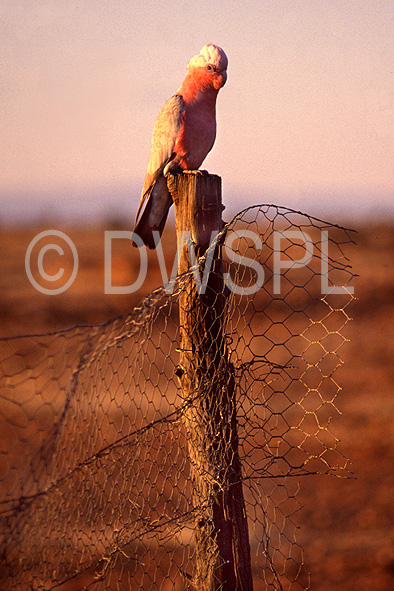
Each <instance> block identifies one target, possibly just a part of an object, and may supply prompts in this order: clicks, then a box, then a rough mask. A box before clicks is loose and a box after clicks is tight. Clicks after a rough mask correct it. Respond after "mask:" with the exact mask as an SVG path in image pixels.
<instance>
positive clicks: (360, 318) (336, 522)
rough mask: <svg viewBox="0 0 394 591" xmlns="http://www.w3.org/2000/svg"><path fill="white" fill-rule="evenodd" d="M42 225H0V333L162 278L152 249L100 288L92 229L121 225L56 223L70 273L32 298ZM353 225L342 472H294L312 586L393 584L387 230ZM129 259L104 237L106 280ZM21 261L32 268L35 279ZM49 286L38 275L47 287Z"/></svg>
mask: <svg viewBox="0 0 394 591" xmlns="http://www.w3.org/2000/svg"><path fill="white" fill-rule="evenodd" d="M48 229H50V226H48V225H44V224H43V225H42V226H41V227H34V228H32V227H24V228H9V227H5V226H3V227H0V337H9V336H13V335H22V334H38V333H43V332H47V331H57V330H60V329H63V328H66V327H69V326H72V325H75V324H90V323H100V322H104V321H106V320H108V319H109V318H111V317H114V316H117V315H120V314H123V313H126V312H129V311H131V310H132V309H133V308H134V307H135V306H137V305H138V304H139V303H140V301H141V299H142V298H143V296H144V295H146V294H148V293H149V292H150V291H151V290H152V289H154V288H156V287H158V286H160V285H162V284H163V280H162V276H161V271H160V267H159V264H158V262H157V255H156V253H155V252H150V253H148V259H147V265H148V266H147V277H146V280H145V281H144V282H143V285H142V286H141V287H140V288H139V289H138V290H137V291H134V292H133V293H129V294H126V293H124V294H117V293H107V294H105V293H104V290H105V287H104V286H105V271H104V266H105V265H104V248H105V241H104V230H112V231H116V230H125V229H126V228H122V227H120V226H119V225H118V224H116V223H115V222H113V223H112V224H107V225H106V226H105V228H104V227H101V226H100V227H98V226H91V227H89V226H80V227H73V228H66V227H61V228H58V230H61V231H63V232H65V233H66V234H67V235H69V236H70V237H71V238H72V240H73V242H74V244H75V245H76V247H77V250H78V256H79V268H78V273H77V276H76V279H75V281H74V282H73V284H72V286H71V287H70V288H69V290H67V291H66V292H64V293H60V294H58V295H49V294H45V293H41V292H39V291H38V290H37V289H36V288H35V287H33V286H32V284H31V283H30V281H29V279H28V277H27V274H26V269H25V255H26V251H27V248H28V246H29V244H30V243H31V241H32V239H33V238H34V237H35V236H36V235H37V234H38V233H39V232H42V231H45V230H48ZM357 231H358V233H357V235H356V236H355V240H356V242H357V246H356V247H353V248H352V250H351V253H350V258H351V264H352V267H353V269H354V272H355V273H356V274H358V277H357V278H356V279H355V280H354V287H355V296H356V297H357V300H356V301H355V302H353V303H352V305H351V308H349V309H348V313H349V315H350V316H351V317H352V321H351V322H350V323H349V324H348V325H347V326H346V328H345V336H346V337H347V339H349V342H347V343H345V344H344V345H343V347H342V348H341V356H342V359H343V361H344V363H343V366H342V367H341V368H340V369H338V371H337V373H336V379H337V382H338V384H339V385H340V386H341V388H342V391H341V392H340V394H339V396H338V399H337V406H338V408H339V410H340V411H341V413H342V414H341V415H340V416H338V417H336V418H335V421H334V423H333V425H332V431H333V432H334V433H335V435H336V436H337V437H338V438H339V439H340V440H341V444H340V451H341V452H342V454H344V456H346V457H347V458H349V459H350V462H351V464H350V470H351V472H352V475H351V477H349V478H336V477H331V476H309V477H305V478H304V479H303V480H301V490H300V493H299V496H298V498H299V500H300V502H301V503H302V505H303V509H302V510H301V512H300V513H299V516H298V522H299V523H300V531H299V533H298V541H299V542H300V543H301V545H302V546H303V548H304V559H305V563H306V566H307V568H308V569H309V571H310V572H311V589H313V590H314V591H332V590H333V589H335V590H338V591H353V590H354V591H356V590H357V591H371V590H374V591H387V590H388V589H391V588H393V586H394V470H393V465H394V427H393V416H394V387H393V384H394V273H393V266H394V226H391V225H388V224H383V223H379V224H378V223H376V224H373V225H370V224H367V223H365V224H364V225H363V226H360V227H358V228H357ZM173 236H174V230H173V229H172V228H169V229H168V230H166V234H165V238H164V243H165V244H166V253H165V254H166V260H167V261H171V262H172V261H173V260H174V257H175V246H174V244H173V242H174V240H173ZM59 244H60V243H59ZM63 246H64V245H63ZM107 247H108V245H107ZM33 253H34V251H33ZM139 256H140V255H139V251H138V250H136V249H133V248H132V247H131V244H130V241H129V240H128V239H123V240H120V239H119V240H114V241H113V243H112V251H111V277H110V279H111V286H112V287H114V286H125V285H131V284H132V283H133V282H134V281H136V279H137V277H138V273H139V268H140V259H139ZM57 257H58V255H57V254H56V253H55V252H52V253H50V252H48V253H47V255H46V258H45V271H46V273H47V274H48V276H51V275H55V274H56V272H57V271H58V261H59V259H58V258H57ZM62 257H63V258H62V267H63V268H64V273H65V274H66V275H67V273H69V274H70V273H71V271H72V266H73V262H72V257H71V254H70V252H67V251H66V249H65V252H64V255H62ZM33 258H34V257H33V256H32V257H31V266H32V273H33V275H35V276H36V277H37V262H36V261H35V262H34V260H33ZM171 264H172V263H171ZM169 271H170V265H169V264H168V263H167V272H169ZM107 272H108V269H107ZM54 285H57V284H56V283H55V282H51V281H47V282H46V283H45V282H44V286H45V287H47V288H51V287H53V286H54ZM112 291H115V290H114V289H113V290H112ZM70 589H71V587H70Z"/></svg>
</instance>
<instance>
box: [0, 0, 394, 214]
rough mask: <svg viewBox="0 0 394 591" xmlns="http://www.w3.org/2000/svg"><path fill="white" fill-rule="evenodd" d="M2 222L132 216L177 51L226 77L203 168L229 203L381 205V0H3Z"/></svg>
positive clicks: (177, 75) (386, 204) (386, 50)
mask: <svg viewBox="0 0 394 591" xmlns="http://www.w3.org/2000/svg"><path fill="white" fill-rule="evenodd" d="M0 31H1V45H0V55H1V67H0V113H1V120H0V159H1V172H0V223H1V221H2V220H12V221H16V222H18V221H26V220H29V219H30V220H32V219H33V218H34V219H35V218H40V217H41V218H44V219H45V218H46V217H51V216H53V217H56V216H59V215H63V216H69V218H70V219H78V220H81V219H87V220H94V219H95V218H96V217H100V216H107V217H113V218H119V217H120V218H121V219H122V220H123V221H126V223H127V219H128V218H130V224H131V225H132V222H133V218H134V215H135V212H136V209H137V206H138V202H139V198H140V192H141V188H142V184H143V180H144V175H145V170H146V165H147V160H148V154H149V147H150V140H151V133H152V128H153V124H154V120H155V118H156V115H157V113H158V112H159V110H160V108H161V106H162V105H163V103H164V102H165V101H166V100H167V99H168V98H170V96H171V95H172V94H173V93H174V92H176V90H177V89H178V87H179V86H180V83H181V82H182V80H183V77H184V75H185V73H186V66H187V62H188V61H189V59H190V58H191V57H192V56H193V55H195V54H197V53H199V51H200V49H201V47H202V46H203V45H204V44H205V43H215V44H217V45H219V46H221V47H222V48H223V49H224V50H225V52H226V53H227V56H228V59H229V67H228V80H227V84H226V85H225V87H224V88H223V89H222V90H221V91H220V93H219V96H218V102H217V120H218V131H217V139H216V143H215V146H214V148H213V150H212V152H211V153H210V154H209V155H208V157H207V158H206V160H205V162H204V164H203V166H202V168H204V169H207V170H209V171H210V172H211V173H215V174H219V175H220V176H221V177H222V179H223V201H224V203H225V204H226V205H227V207H228V208H229V209H230V210H235V211H237V210H239V209H242V208H243V207H246V206H248V205H251V204H254V203H276V204H278V205H283V206H286V207H291V208H295V209H298V210H301V211H304V212H306V213H310V214H311V215H320V216H324V215H325V216H326V217H327V216H329V217H330V221H335V219H336V218H338V221H339V222H340V221H341V220H342V219H345V218H347V219H349V220H350V221H351V220H352V219H356V218H358V217H359V216H368V217H377V216H378V217H379V216H388V215H389V216H392V217H393V218H394V208H393V204H392V203H393V188H394V174H393V154H394V51H393V39H394V2H393V0H379V1H377V0H357V1H355V0H265V1H264V2H257V1H254V2H251V1H249V0H243V1H242V2H235V1H233V0H220V2H219V1H217V2H215V1H213V0H211V1H208V0H200V2H198V3H197V2H191V1H188V0H184V1H180V0H172V1H171V2H165V3H164V2H157V0H156V1H152V0H143V1H141V2H137V1H134V0H106V1H103V0H83V1H82V0H81V1H78V0H64V1H60V0H39V1H32V0H17V1H15V0H0Z"/></svg>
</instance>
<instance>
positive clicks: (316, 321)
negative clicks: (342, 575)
mask: <svg viewBox="0 0 394 591" xmlns="http://www.w3.org/2000/svg"><path fill="white" fill-rule="evenodd" d="M245 230H248V231H249V232H253V233H254V235H256V236H258V237H259V238H260V240H261V243H262V248H260V245H259V244H256V243H255V242H254V241H253V239H252V238H251V234H249V235H248V234H246V235H245V233H244V231H245ZM300 231H301V232H304V236H305V235H307V236H308V237H310V239H311V242H312V244H313V254H312V256H311V258H310V260H309V262H308V264H307V265H305V266H302V267H301V266H299V268H297V266H293V267H291V265H288V266H287V267H283V268H282V269H281V273H280V293H274V281H275V273H274V271H275V261H276V263H278V261H279V262H280V261H281V262H282V263H283V261H292V260H293V261H297V260H300V259H302V257H303V256H304V254H305V243H304V242H303V240H302V239H301V240H300V236H301V235H300V234H298V238H297V236H296V235H289V234H286V232H300ZM235 232H237V236H236V237H235V239H234V240H233V245H232V253H235V254H237V255H238V256H241V257H247V258H248V259H249V260H252V261H255V262H258V263H259V265H261V266H262V267H263V268H264V274H265V275H264V284H263V285H262V286H261V287H260V288H259V289H258V290H257V291H255V293H251V294H249V295H242V294H238V293H234V290H231V289H228V290H227V291H228V293H227V301H226V306H225V310H224V318H223V324H224V327H225V334H226V343H227V348H228V351H229V361H230V363H231V366H232V367H233V370H234V376H235V388H236V401H237V420H238V436H239V454H240V458H241V462H242V479H243V491H244V497H245V503H246V510H247V517H248V524H249V536H250V545H251V555H252V572H253V578H254V588H255V590H257V591H258V590H260V589H286V590H287V589H307V588H308V587H309V573H308V570H307V566H306V565H305V564H304V559H303V550H302V548H301V546H300V545H299V544H298V543H297V539H296V531H297V528H298V525H299V524H298V522H297V511H298V510H299V508H300V505H299V502H298V500H297V492H298V489H299V486H300V480H302V477H303V476H304V475H307V474H316V473H318V474H337V475H338V474H339V475H340V474H344V473H346V470H347V463H348V461H347V459H346V458H345V457H344V456H343V455H342V454H341V452H340V449H339V448H338V443H339V442H338V439H337V438H336V436H335V430H332V429H331V419H332V418H333V417H335V416H336V415H337V414H338V410H337V407H336V397H337V394H338V392H339V390H340V386H339V385H338V384H337V382H336V379H335V371H336V369H337V368H338V367H339V366H340V365H341V363H342V361H341V356H340V348H341V346H342V345H343V343H344V342H345V341H346V336H345V330H344V329H345V326H346V324H347V323H348V321H349V316H348V312H347V308H348V305H349V304H350V302H351V301H352V299H353V295H352V293H351V289H343V293H341V294H335V293H332V294H329V293H327V294H326V293H322V277H323V281H325V282H326V283H325V285H326V284H327V283H328V284H329V285H337V286H350V285H351V281H352V278H353V274H352V270H351V268H350V266H349V262H348V259H347V257H346V251H347V249H348V247H349V245H350V244H351V243H353V238H352V233H351V232H349V231H348V230H345V229H343V228H339V227H337V226H332V225H330V224H327V223H324V222H322V221H320V220H317V219H315V218H311V217H310V216H306V215H304V214H301V213H299V212H295V211H292V210H290V209H286V208H280V207H277V206H274V205H262V206H254V207H250V208H248V209H247V210H244V211H243V212H241V213H240V214H238V215H237V216H236V217H235V218H234V219H233V220H232V221H231V222H230V223H229V224H227V225H226V227H225V228H224V230H223V231H222V233H221V235H219V237H218V240H219V241H220V240H221V241H222V242H223V241H224V240H225V239H227V238H228V237H229V236H230V235H231V234H232V233H235ZM324 232H326V234H325V233H324ZM275 233H279V235H280V237H281V242H280V245H281V253H280V257H279V258H276V259H275V256H277V255H275V252H274V251H275V248H274V246H275V245H274V240H275ZM326 238H327V240H326ZM322 252H323V255H324V256H322ZM208 255H209V251H208V253H207V256H208ZM223 260H224V270H225V272H226V273H229V275H228V277H231V280H232V281H233V284H234V285H237V286H242V287H250V286H253V285H255V283H256V271H255V270H254V269H253V268H252V266H251V265H250V263H248V262H247V261H246V264H245V258H244V259H243V260H242V259H241V260H240V259H236V257H234V256H233V255H232V254H231V252H230V253H229V252H228V251H227V252H226V251H225V249H224V253H223ZM322 260H323V263H324V265H323V266H322ZM199 264H200V267H201V261H200V263H199ZM191 274H192V271H191V272H190V273H189V274H186V275H183V276H181V277H179V278H178V279H177V281H176V283H175V285H174V289H173V292H172V293H171V294H167V293H166V291H165V289H164V288H163V287H162V288H159V289H157V290H155V291H154V292H153V293H151V294H150V295H149V296H148V297H147V298H146V299H145V300H144V301H143V302H142V303H141V305H140V307H138V308H137V309H135V310H134V311H133V312H132V313H130V314H127V315H125V316H121V317H117V318H114V319H112V320H110V321H108V322H106V323H105V324H100V325H96V326H76V327H74V328H71V329H69V330H63V331H60V332H56V333H51V334H43V335H33V336H22V337H15V338H4V339H1V340H0V387H1V389H0V423H1V425H0V559H1V563H2V567H1V574H0V586H1V589H4V591H5V590H21V591H22V590H23V591H24V590H26V591H27V590H31V589H36V590H50V589H59V590H61V591H71V590H79V589H89V590H94V591H99V590H100V591H102V590H111V591H114V590H119V591H123V590H124V591H126V590H127V591H129V590H131V589H133V590H134V589H146V590H148V589H152V590H153V589H155V590H156V589H160V590H163V591H164V590H168V589H177V590H180V589H192V588H193V587H192V581H193V576H194V574H195V573H194V570H195V546H194V540H193V524H194V523H195V522H196V520H197V519H198V515H199V512H201V511H202V507H203V505H204V503H206V502H207V499H201V500H200V503H196V502H193V491H192V484H191V480H190V471H191V467H190V459H189V458H188V452H187V442H186V434H185V429H184V422H183V417H184V414H185V409H186V407H187V406H188V405H190V404H193V397H191V399H189V400H185V399H184V397H182V393H181V392H180V388H179V379H178V376H177V372H178V363H179V355H180V342H179V310H178V304H179V296H180V294H181V293H182V290H184V289H185V285H186V283H187V281H189V280H190V276H191ZM277 287H278V285H277ZM194 394H195V395H197V396H198V395H200V394H201V393H198V392H197V393H194Z"/></svg>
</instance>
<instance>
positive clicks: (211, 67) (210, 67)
mask: <svg viewBox="0 0 394 591" xmlns="http://www.w3.org/2000/svg"><path fill="white" fill-rule="evenodd" d="M214 69H215V68H214V67H213V66H211V64H208V65H207V70H208V72H213V71H214Z"/></svg>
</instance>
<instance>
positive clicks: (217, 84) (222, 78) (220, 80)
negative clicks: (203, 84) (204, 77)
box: [213, 70, 227, 90]
mask: <svg viewBox="0 0 394 591" xmlns="http://www.w3.org/2000/svg"><path fill="white" fill-rule="evenodd" d="M226 80H227V70H221V71H218V72H217V75H216V78H215V81H214V83H213V86H214V88H215V89H216V90H219V89H220V88H222V86H224V85H225V84H226Z"/></svg>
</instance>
